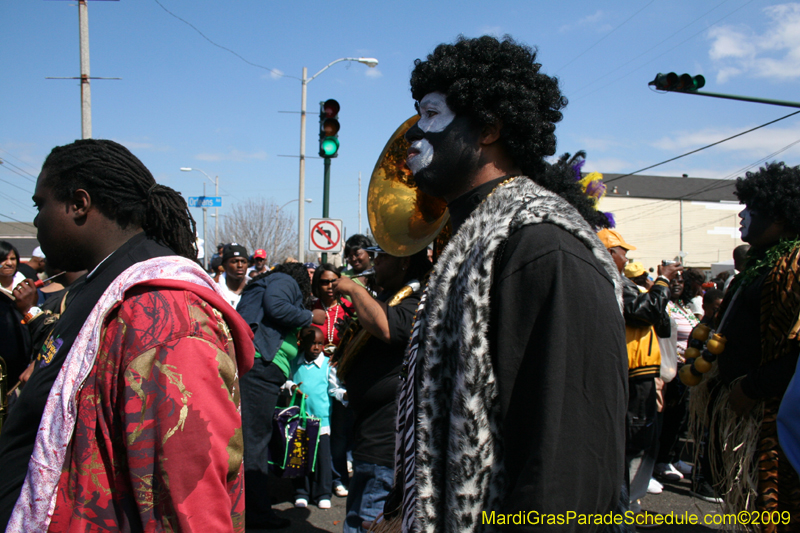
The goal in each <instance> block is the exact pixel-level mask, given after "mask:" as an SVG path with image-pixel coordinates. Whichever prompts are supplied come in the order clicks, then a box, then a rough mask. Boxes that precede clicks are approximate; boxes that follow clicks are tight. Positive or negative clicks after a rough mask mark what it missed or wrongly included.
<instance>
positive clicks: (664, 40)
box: [575, 0, 730, 94]
mask: <svg viewBox="0 0 800 533" xmlns="http://www.w3.org/2000/svg"><path fill="white" fill-rule="evenodd" d="M729 1H730V0H722V2H720V3H719V4H717V5H716V6H714V7H712V8H711V9H709V10H708V11H706V12H705V13H703V14H702V15H700V16H699V17H697V18H696V19H694V20H693V21H691V22H690V23H689V24H686V25H685V26H683V27H682V28H681V29H679V30H677V31H675V32H673V33H672V34H671V35H669V36H668V37H667V38H666V39H663V40H662V41H660V42H659V43H658V44H656V45H654V46H651V47H650V48H648V49H647V50H645V51H644V52H642V53H641V54H639V55H638V56H636V57H634V58H633V59H630V60H628V61H626V62H625V63H623V64H621V65H620V66H618V67H617V68H615V69H614V70H611V71H609V72H606V73H605V74H603V75H602V76H599V77H597V78H595V79H594V80H592V81H590V82H589V83H587V84H586V85H584V86H583V87H580V88H578V89H576V90H575V93H576V94H577V93H580V92H581V91H582V90H584V89H586V88H587V87H591V86H592V85H594V84H595V83H597V82H599V81H600V80H602V79H603V78H605V77H607V76H610V75H611V74H613V73H615V72H616V71H618V70H620V69H621V68H623V67H626V66H628V65H630V64H631V63H633V62H634V61H636V60H637V59H639V58H640V57H642V56H644V55H647V54H648V53H650V52H651V51H653V50H655V49H656V48H658V47H659V46H661V45H662V44H664V43H665V42H667V41H669V40H670V39H672V38H673V37H674V36H675V35H677V34H679V33H680V32H682V31H683V30H685V29H686V28H688V27H689V26H691V25H692V24H694V23H695V22H697V21H698V20H700V19H701V18H703V17H705V16H706V15H708V14H709V13H711V12H712V11H714V10H716V9H717V8H719V7H720V6H721V5H722V4H725V3H727V2H729Z"/></svg>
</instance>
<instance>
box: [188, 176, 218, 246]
mask: <svg viewBox="0 0 800 533" xmlns="http://www.w3.org/2000/svg"><path fill="white" fill-rule="evenodd" d="M192 170H196V171H197V172H201V173H202V174H203V175H204V176H205V177H206V178H208V181H210V182H211V183H213V184H214V196H216V197H219V176H214V178H215V179H213V180H212V179H211V176H209V175H208V174H206V173H205V172H203V171H202V170H200V169H199V168H191V167H181V172H191V171H192ZM205 195H206V188H205V184H203V196H205ZM214 213H215V217H214V246H216V245H217V243H219V207H215V208H214ZM205 227H206V208H203V239H205V237H206V236H205ZM206 242H207V241H206ZM205 246H206V251H208V244H206V245H205Z"/></svg>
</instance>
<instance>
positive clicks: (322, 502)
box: [317, 500, 331, 509]
mask: <svg viewBox="0 0 800 533" xmlns="http://www.w3.org/2000/svg"><path fill="white" fill-rule="evenodd" d="M317 507H319V508H320V509H330V508H331V501H330V500H320V501H319V502H317Z"/></svg>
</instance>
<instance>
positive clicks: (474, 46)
mask: <svg viewBox="0 0 800 533" xmlns="http://www.w3.org/2000/svg"><path fill="white" fill-rule="evenodd" d="M536 52H537V51H536V49H535V48H531V47H528V46H525V45H522V44H518V43H516V42H515V41H514V39H512V38H511V37H510V36H508V35H506V36H505V37H504V38H503V40H502V41H499V40H497V39H496V38H494V37H489V36H486V35H485V36H483V37H478V38H476V39H467V38H465V37H464V36H463V35H462V36H459V37H458V39H457V40H456V42H455V44H440V45H439V46H437V47H436V49H435V50H434V51H433V53H432V54H429V55H428V57H427V61H422V60H421V59H417V60H416V61H414V70H413V72H412V73H411V95H412V96H413V98H414V100H416V101H417V102H419V101H420V100H422V98H423V97H424V96H425V95H426V94H429V93H432V92H441V93H442V94H444V95H445V97H446V101H447V105H448V106H449V107H450V109H452V110H453V111H454V112H455V113H456V114H457V115H462V116H466V117H468V118H469V119H470V121H471V122H472V124H473V125H474V126H476V127H479V128H483V127H485V126H488V125H492V124H501V125H502V129H501V130H500V142H502V143H503V145H504V146H505V148H506V151H507V152H508V154H509V156H510V157H511V159H512V160H513V161H514V163H515V164H516V165H517V166H518V167H519V168H520V169H521V170H522V173H523V174H525V175H527V176H528V177H530V178H531V179H532V180H533V181H535V182H536V183H538V184H539V185H541V186H542V187H545V188H546V189H548V190H550V191H552V192H554V193H556V194H558V195H559V196H561V197H562V198H564V199H565V200H566V201H567V202H569V203H570V204H572V205H573V206H575V208H576V209H577V210H578V211H579V212H580V213H581V215H582V216H583V217H584V218H586V219H587V220H588V221H589V222H590V223H592V224H593V225H595V226H598V227H600V226H602V227H605V226H606V225H607V224H608V222H607V221H606V222H603V221H602V220H600V218H599V217H598V216H597V211H596V210H595V209H594V206H593V204H592V202H591V201H590V200H588V199H587V198H586V197H585V196H584V195H583V191H582V190H581V187H580V185H578V184H577V183H576V182H575V180H574V179H572V174H571V173H570V172H566V171H568V170H570V169H569V167H568V166H567V165H566V162H564V165H559V164H556V165H553V166H550V165H548V164H547V163H546V162H545V161H544V157H546V156H551V155H553V154H555V152H556V136H555V129H556V126H555V125H556V123H557V122H560V121H561V118H562V115H561V109H563V108H564V107H565V106H566V105H567V99H566V98H565V97H564V96H562V95H561V91H560V90H559V88H558V80H557V79H556V78H555V77H550V76H548V75H546V74H542V73H541V72H540V69H541V67H542V65H541V64H539V63H537V62H536ZM593 221H594V222H593Z"/></svg>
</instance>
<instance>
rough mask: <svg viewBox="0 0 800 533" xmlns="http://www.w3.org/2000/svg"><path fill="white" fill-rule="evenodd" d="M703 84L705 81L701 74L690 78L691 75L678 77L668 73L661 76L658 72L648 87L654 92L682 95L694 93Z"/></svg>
mask: <svg viewBox="0 0 800 533" xmlns="http://www.w3.org/2000/svg"><path fill="white" fill-rule="evenodd" d="M705 84H706V79H705V78H704V77H703V76H702V75H701V74H698V75H697V76H692V75H691V74H681V75H680V76H678V75H677V74H675V73H674V72H668V73H667V74H662V73H661V72H659V73H658V74H656V77H655V79H653V81H651V82H650V83H648V85H650V86H653V87H655V88H656V90H659V91H675V92H683V93H685V92H694V91H696V90H698V89H701V88H703V86H705Z"/></svg>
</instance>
